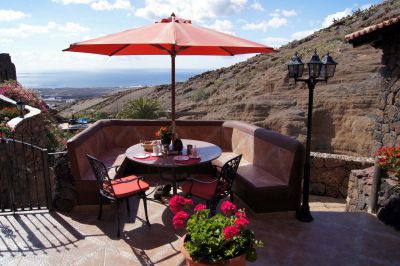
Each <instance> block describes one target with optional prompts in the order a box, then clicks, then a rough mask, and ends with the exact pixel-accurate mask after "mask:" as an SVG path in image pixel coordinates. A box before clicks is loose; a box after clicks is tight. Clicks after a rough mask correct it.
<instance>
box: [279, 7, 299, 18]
mask: <svg viewBox="0 0 400 266" xmlns="http://www.w3.org/2000/svg"><path fill="white" fill-rule="evenodd" d="M282 15H283V16H285V17H294V16H297V12H296V10H294V9H292V10H285V9H284V10H282Z"/></svg>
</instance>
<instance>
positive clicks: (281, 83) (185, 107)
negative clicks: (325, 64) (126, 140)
mask: <svg viewBox="0 0 400 266" xmlns="http://www.w3.org/2000/svg"><path fill="white" fill-rule="evenodd" d="M399 13H400V0H395V1H387V2H384V3H382V4H380V5H377V6H374V7H372V8H370V9H369V10H365V11H363V12H355V13H354V14H353V15H352V16H350V17H347V18H344V19H342V20H339V21H337V22H335V23H334V25H332V26H330V27H328V28H325V29H322V30H320V31H318V32H315V33H314V34H312V35H310V36H308V37H306V38H304V39H302V40H300V41H294V42H291V43H289V44H287V45H285V46H283V47H281V49H280V50H279V52H277V53H275V54H267V55H257V56H254V57H252V58H250V59H248V60H247V61H245V62H241V63H238V64H235V65H233V66H231V67H228V68H221V69H218V70H215V71H209V72H205V73H203V74H201V75H198V76H195V77H193V78H191V79H189V80H188V81H186V82H184V83H180V84H178V85H177V100H176V102H177V111H179V112H190V113H191V115H190V116H184V117H181V119H237V120H244V121H248V122H250V123H253V124H256V125H258V126H262V127H266V128H269V129H272V130H275V131H278V132H281V133H283V134H287V135H290V136H293V137H296V138H298V139H299V140H301V141H304V138H305V133H306V116H307V113H306V111H307V100H308V98H307V97H308V92H307V90H306V87H305V85H304V84H302V83H298V84H295V83H294V82H293V81H292V80H289V79H288V77H287V66H286V64H287V62H288V60H289V58H290V57H291V56H292V55H293V54H294V53H295V52H296V51H297V52H299V53H300V54H301V55H302V56H303V61H305V62H307V61H308V60H309V57H311V55H312V52H313V50H314V49H317V51H318V53H319V54H320V55H323V54H325V53H326V52H328V51H329V52H331V54H332V56H333V57H334V59H335V60H336V61H337V62H338V63H339V65H338V67H337V72H336V75H335V77H334V78H333V79H331V80H329V82H328V84H323V83H321V84H318V85H317V87H316V90H315V102H314V122H313V127H314V129H313V142H312V146H313V147H312V150H314V151H320V152H331V153H340V154H349V155H364V156H369V155H370V154H371V148H372V139H373V136H372V134H373V128H374V117H375V115H376V112H377V106H378V105H379V86H380V84H381V80H380V75H379V71H380V69H381V67H382V66H381V64H380V61H381V51H380V50H376V49H374V48H372V47H369V46H362V47H359V48H353V47H352V46H351V45H349V44H347V43H346V42H345V41H344V35H346V34H348V33H351V32H353V31H356V30H359V29H361V28H363V27H366V26H369V25H371V24H375V23H379V22H381V21H383V20H386V19H388V18H390V17H393V16H395V15H398V14H399ZM177 60H179V57H178V59H177ZM168 88H169V86H167V85H165V86H158V87H151V88H143V89H140V90H136V91H133V90H131V91H124V92H120V93H117V94H113V95H111V96H104V97H102V98H100V99H99V98H97V99H91V100H86V101H84V102H80V103H78V104H76V105H73V106H70V107H69V108H68V109H65V110H63V111H62V112H61V115H65V116H67V115H69V114H71V113H74V112H93V111H97V110H100V111H104V112H107V113H115V112H117V111H118V110H120V109H121V107H122V105H123V103H124V102H126V101H127V100H129V99H132V98H136V97H139V96H146V97H151V98H156V99H158V100H159V101H160V102H161V103H162V104H163V105H164V106H165V108H166V109H169V104H170V91H169V89H168ZM193 112H194V113H197V114H196V115H193Z"/></svg>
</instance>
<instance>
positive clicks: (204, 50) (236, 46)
mask: <svg viewBox="0 0 400 266" xmlns="http://www.w3.org/2000/svg"><path fill="white" fill-rule="evenodd" d="M64 51H68V52H80V53H92V54H102V55H108V56H118V55H169V56H171V67H172V71H171V72H172V73H171V83H172V84H171V85H172V86H171V87H172V88H171V94H172V95H171V96H172V97H171V98H172V100H171V101H172V102H171V118H172V129H173V131H174V130H175V57H176V56H177V55H217V56H233V55H236V54H247V53H270V52H274V51H275V50H274V49H273V48H271V47H268V46H265V45H262V44H258V43H255V42H252V41H248V40H245V39H242V38H238V37H235V36H232V35H229V34H225V33H222V32H218V31H214V30H211V29H208V28H204V27H200V26H195V25H193V24H192V23H191V21H190V20H186V19H181V18H177V17H175V15H174V14H172V15H171V17H169V18H165V19H162V20H161V21H158V22H156V23H154V24H151V25H148V26H145V27H141V28H135V29H130V30H126V31H122V32H118V33H114V34H110V35H107V36H104V37H100V38H96V39H92V40H87V41H83V42H79V43H74V44H71V45H70V47H69V48H67V49H65V50H64ZM174 132H175V131H174Z"/></svg>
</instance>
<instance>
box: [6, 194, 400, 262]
mask: <svg viewBox="0 0 400 266" xmlns="http://www.w3.org/2000/svg"><path fill="white" fill-rule="evenodd" d="M237 203H238V205H239V206H241V207H245V208H246V206H245V205H244V204H243V203H241V202H240V200H238V201H237ZM148 205H149V206H148V208H149V219H150V222H151V227H148V226H147V225H146V224H145V223H144V220H143V219H144V211H143V206H142V203H141V202H138V201H137V200H131V201H130V206H131V215H130V216H128V214H127V211H126V206H125V205H122V206H121V209H120V215H121V224H122V225H123V231H122V233H121V239H117V238H116V225H115V221H116V219H115V218H116V217H115V215H116V214H115V209H114V208H112V207H111V206H105V208H104V210H103V217H102V219H101V220H100V221H98V220H97V211H98V207H97V206H79V207H77V208H75V210H74V211H73V212H72V213H67V214H61V213H57V212H53V213H40V214H24V215H15V216H14V215H3V216H0V226H1V232H0V265H110V266H118V265H166V266H175V265H184V258H183V256H182V255H181V254H180V251H179V239H180V237H181V236H182V235H183V234H184V232H182V231H179V232H177V231H175V230H174V229H173V227H172V223H171V219H172V214H171V213H170V211H169V210H168V209H167V208H166V207H165V206H164V205H161V204H159V203H155V202H152V201H149V203H148ZM310 207H311V210H312V215H313V217H314V221H313V222H312V223H301V222H298V221H297V220H296V219H295V213H294V212H280V213H269V214H255V213H252V212H251V211H248V214H249V217H250V219H251V228H252V229H253V230H255V232H256V235H257V237H258V238H259V239H261V240H263V241H264V242H265V248H264V249H261V250H259V252H258V253H259V258H258V260H257V261H256V262H253V263H248V265H260V266H261V265H263V266H264V265H341V266H342V265H396V264H398V262H399V261H400V255H399V254H400V253H398V252H396V251H395V250H397V249H398V247H399V246H400V234H399V232H396V231H395V230H394V229H393V228H391V227H388V226H385V225H384V224H382V223H381V222H380V221H378V220H377V219H376V217H375V216H373V215H370V214H366V213H346V212H344V201H343V200H342V199H330V198H323V197H311V203H310ZM136 215H137V218H136Z"/></svg>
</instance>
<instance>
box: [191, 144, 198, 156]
mask: <svg viewBox="0 0 400 266" xmlns="http://www.w3.org/2000/svg"><path fill="white" fill-rule="evenodd" d="M190 155H192V157H194V158H197V156H198V155H199V150H198V149H197V148H196V146H194V148H192V150H191V153H190Z"/></svg>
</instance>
